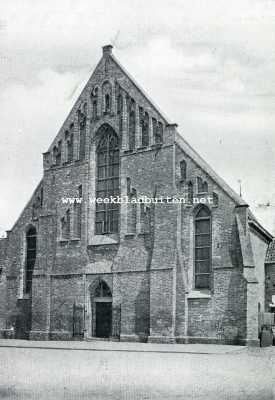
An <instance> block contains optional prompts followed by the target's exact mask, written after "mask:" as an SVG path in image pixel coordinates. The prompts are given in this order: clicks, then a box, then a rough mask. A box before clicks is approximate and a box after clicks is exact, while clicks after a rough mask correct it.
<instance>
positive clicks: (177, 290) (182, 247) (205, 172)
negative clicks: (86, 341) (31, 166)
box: [0, 46, 271, 344]
mask: <svg viewBox="0 0 275 400" xmlns="http://www.w3.org/2000/svg"><path fill="white" fill-rule="evenodd" d="M176 128H177V127H176V125H175V124H170V123H169V122H168V121H167V120H166V118H165V117H163V116H162V114H161V113H160V111H159V110H158V109H157V108H156V107H155V106H154V105H153V104H152V102H151V101H150V100H148V99H147V97H146V96H145V95H144V93H143V92H142V90H141V89H139V87H138V86H137V84H136V83H135V82H133V80H132V79H131V78H130V77H129V75H128V74H127V72H126V71H125V70H124V69H123V68H122V67H121V66H120V64H119V63H118V62H117V60H116V59H115V58H114V56H113V55H112V51H111V47H110V46H105V47H104V48H103V57H102V59H101V60H100V62H99V64H98V66H97V68H96V69H95V71H94V73H93V74H92V76H91V78H90V79H89V81H88V83H87V85H86V86H85V88H84V90H83V92H82V94H81V95H80V97H79V99H78V100H77V102H76V104H75V105H74V107H73V109H72V110H71V112H70V114H69V116H68V117H67V119H66V120H65V122H64V124H63V126H62V128H61V129H60V131H59V133H58V134H57V136H56V138H55V139H54V141H53V143H52V144H51V146H50V148H49V150H48V151H47V152H46V153H44V155H43V164H44V174H43V179H42V181H41V182H40V184H39V185H38V187H37V188H36V190H35V192H34V194H33V196H32V198H31V200H30V201H29V203H28V204H27V206H26V208H25V209H24V210H23V212H22V214H21V216H20V217H19V219H18V220H17V222H16V224H15V225H14V227H13V228H12V230H11V231H10V232H9V233H8V237H7V239H5V241H3V242H1V244H2V243H3V245H1V247H0V250H1V253H0V255H1V257H0V258H1V265H3V266H4V267H3V274H2V280H1V281H0V296H1V306H0V321H1V324H2V325H1V326H3V325H4V324H11V323H12V318H13V315H15V316H16V313H18V301H19V300H20V299H25V300H26V301H27V302H29V304H30V305H31V315H29V317H30V319H31V330H30V332H29V337H30V338H33V339H70V338H72V337H73V335H74V334H75V332H76V331H77V329H78V328H77V327H79V326H81V333H82V334H83V336H84V337H85V338H90V337H93V336H95V335H96V334H97V328H98V326H97V324H99V321H100V318H101V316H100V315H98V314H97V309H99V306H98V303H100V304H102V303H104V302H105V303H110V302H111V303H112V321H111V325H112V328H111V333H110V335H109V336H110V337H113V338H117V337H120V340H142V341H147V340H148V341H151V342H159V341H165V342H175V341H178V342H188V341H190V342H192V341H200V342H220V343H251V344H257V343H258V331H257V329H256V330H255V324H257V318H258V302H260V303H261V304H264V301H265V300H264V280H265V276H264V257H265V252H266V249H267V246H268V243H269V242H270V240H271V236H270V235H269V234H268V233H267V232H266V231H265V230H264V229H263V228H261V227H260V226H259V224H258V225H257V229H256V228H255V227H252V225H251V224H252V222H253V221H252V222H251V221H249V212H248V208H247V207H248V206H247V205H246V203H245V202H244V201H243V200H242V199H241V198H240V197H239V196H238V195H236V194H235V193H234V192H233V191H232V190H231V189H230V188H229V187H228V186H227V185H226V184H225V182H223V180H222V179H221V178H219V177H218V176H217V175H216V174H215V172H214V171H213V170H212V169H211V168H210V167H209V166H208V164H207V163H205V161H204V160H202V159H201V158H200V156H199V155H198V154H197V153H196V152H195V151H194V150H193V149H192V148H191V147H190V146H189V145H188V144H187V143H186V142H185V141H184V139H182V137H181V136H180V135H179V134H178V132H177V129H176ZM104 131H110V132H113V134H114V135H117V137H118V140H119V147H120V157H119V158H120V162H119V165H120V170H119V179H120V195H121V196H126V195H130V196H137V197H140V196H148V197H160V196H163V198H167V197H168V198H169V199H171V198H174V199H175V198H183V197H185V198H186V196H187V193H188V190H189V191H190V188H192V191H193V196H194V197H196V198H197V199H199V200H197V203H198V202H199V201H202V202H203V199H204V198H205V197H207V196H210V197H211V198H212V199H213V200H214V201H213V202H210V203H209V202H208V204H207V206H206V207H207V208H208V209H209V212H210V215H211V273H210V282H211V284H210V287H209V289H208V290H198V289H197V288H196V287H195V275H194V263H195V259H194V258H195V247H194V235H195V232H194V226H195V222H194V221H195V215H196V213H197V212H198V210H199V208H200V207H201V205H200V204H197V203H195V204H176V203H169V201H166V202H164V203H158V204H145V205H144V206H142V205H140V204H137V205H136V206H133V205H132V204H131V205H129V204H121V205H120V212H119V221H118V230H117V232H111V233H106V234H104V235H100V234H96V232H95V213H96V206H95V204H94V203H93V202H92V201H90V200H91V198H93V197H94V196H95V190H96V187H97V185H98V183H97V158H96V151H97V150H96V149H97V146H98V143H99V136H103V135H104ZM131 135H132V136H131ZM146 135H148V137H147V136H146ZM182 162H184V164H182ZM182 165H184V166H186V171H184V173H186V176H183V167H182ZM188 185H189V186H188ZM200 185H202V187H204V188H206V189H205V192H204V193H199V191H200V192H201V190H200ZM80 187H81V192H82V196H83V201H82V204H81V208H79V207H78V206H76V205H73V204H68V203H67V204H65V203H64V202H62V199H65V198H69V197H70V198H74V197H77V196H78V194H79V190H80V189H79V188H80ZM188 188H189V189H188ZM79 218H80V219H79ZM254 225H256V221H254ZM30 226H32V227H34V228H35V229H36V232H37V244H36V261H35V266H34V270H33V275H32V291H31V293H30V294H26V292H25V289H24V285H25V279H26V276H25V275H26V262H27V259H28V248H27V245H26V233H27V232H28V229H29V227H30ZM255 232H256V233H255ZM4 243H5V244H4ZM2 249H3V250H2ZM102 282H104V285H105V284H106V285H107V287H108V288H109V289H110V292H111V295H110V293H108V295H106V293H105V295H104V293H103V294H102V298H101V297H99V295H98V293H97V290H98V289H97V288H98V287H99V286H100V285H101V283H102ZM1 285H2V286H1ZM102 290H103V289H102ZM105 290H106V289H105ZM3 305H5V306H3ZM102 307H103V306H102ZM76 310H80V312H79V311H76ZM81 310H82V311H81ZM106 310H107V306H106ZM76 312H79V315H78V318H80V319H81V321H80V322H79V325H77V324H76ZM106 312H107V311H106ZM106 315H107V314H106ZM106 318H107V317H106ZM78 321H79V319H78Z"/></svg>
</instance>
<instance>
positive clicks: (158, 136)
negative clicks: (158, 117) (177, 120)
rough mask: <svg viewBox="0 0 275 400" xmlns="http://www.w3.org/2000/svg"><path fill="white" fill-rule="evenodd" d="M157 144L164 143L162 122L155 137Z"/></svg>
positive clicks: (159, 123)
mask: <svg viewBox="0 0 275 400" xmlns="http://www.w3.org/2000/svg"><path fill="white" fill-rule="evenodd" d="M155 141H156V144H161V143H162V142H163V125H162V122H160V121H159V122H158V125H157V133H156V137H155Z"/></svg>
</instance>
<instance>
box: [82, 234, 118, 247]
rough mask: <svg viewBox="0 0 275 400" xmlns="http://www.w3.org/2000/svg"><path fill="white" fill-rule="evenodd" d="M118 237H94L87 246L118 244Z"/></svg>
mask: <svg viewBox="0 0 275 400" xmlns="http://www.w3.org/2000/svg"><path fill="white" fill-rule="evenodd" d="M118 243H119V237H118V235H112V236H109V235H94V236H93V238H92V240H91V243H90V244H89V246H101V245H106V244H118Z"/></svg>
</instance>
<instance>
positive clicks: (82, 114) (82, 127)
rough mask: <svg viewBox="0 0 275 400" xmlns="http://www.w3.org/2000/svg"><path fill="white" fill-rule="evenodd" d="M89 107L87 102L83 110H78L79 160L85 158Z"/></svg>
mask: <svg viewBox="0 0 275 400" xmlns="http://www.w3.org/2000/svg"><path fill="white" fill-rule="evenodd" d="M86 114H87V108H86V104H85V105H84V107H83V111H81V110H78V124H79V160H84V158H85V146H86V119H87V115H86Z"/></svg>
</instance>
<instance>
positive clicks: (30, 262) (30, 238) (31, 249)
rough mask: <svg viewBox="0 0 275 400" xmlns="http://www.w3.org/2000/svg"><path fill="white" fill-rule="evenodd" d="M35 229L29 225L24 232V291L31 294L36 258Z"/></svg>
mask: <svg viewBox="0 0 275 400" xmlns="http://www.w3.org/2000/svg"><path fill="white" fill-rule="evenodd" d="M36 237H37V235H36V229H35V227H33V226H32V227H30V228H29V229H28V231H27V234H26V245H27V246H26V247H27V249H26V250H27V254H26V264H25V293H26V294H31V292H32V275H33V269H34V265H35V260H36Z"/></svg>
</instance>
